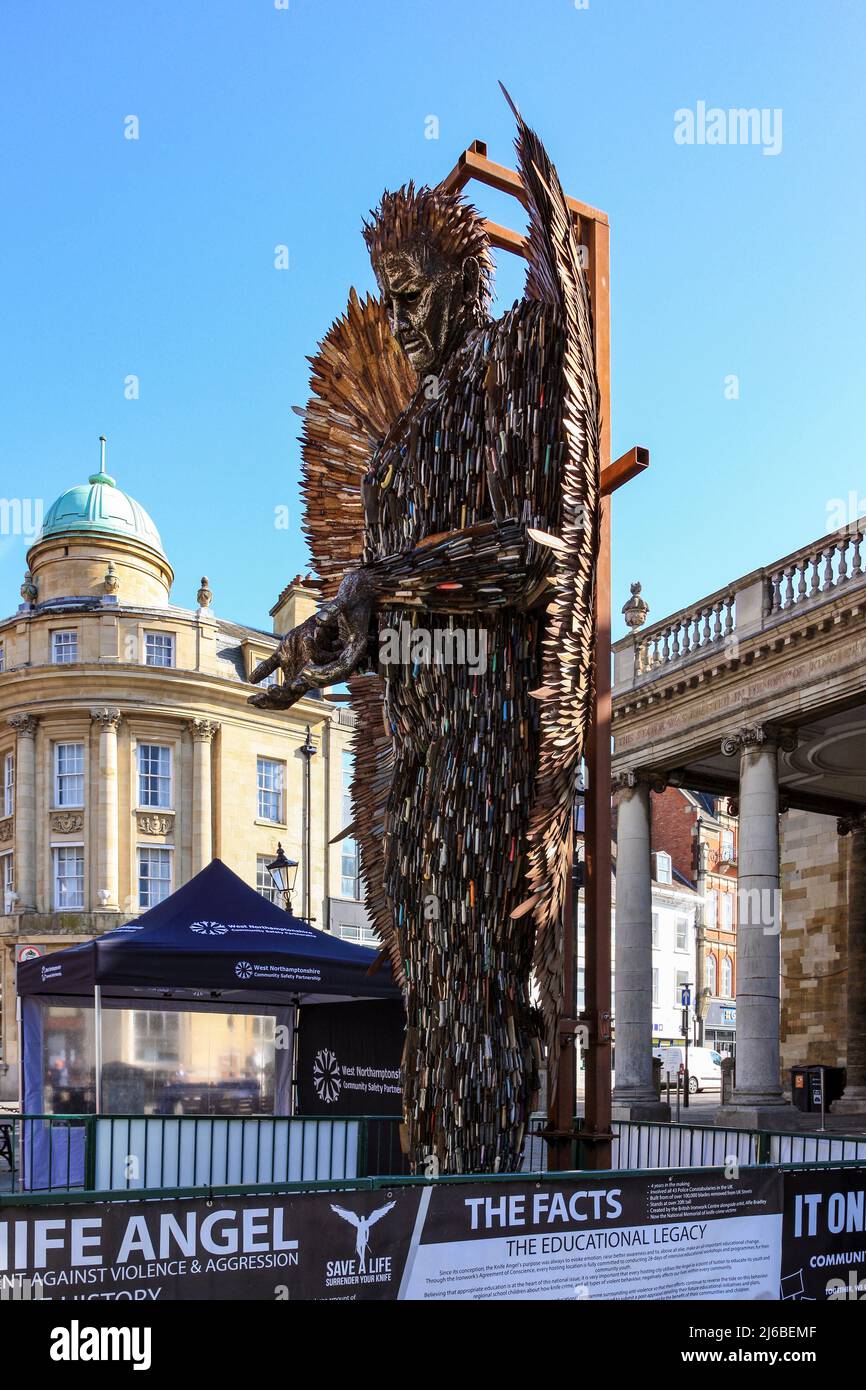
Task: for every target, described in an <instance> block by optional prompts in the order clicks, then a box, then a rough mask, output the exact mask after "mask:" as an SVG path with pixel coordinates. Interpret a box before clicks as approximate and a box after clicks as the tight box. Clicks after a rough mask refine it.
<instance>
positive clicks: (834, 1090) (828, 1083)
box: [808, 1065, 845, 1114]
mask: <svg viewBox="0 0 866 1390" xmlns="http://www.w3.org/2000/svg"><path fill="white" fill-rule="evenodd" d="M822 1083H823V1088H824V1112H825V1114H826V1112H827V1111H828V1110H829V1109H830V1106H831V1105H832V1104H833V1101H834V1100H838V1099H839V1097H840V1096H841V1094H842V1092H843V1091H844V1089H845V1068H844V1067H827V1066H823V1065H822V1066H817V1067H810V1068H809V1083H808V1086H809V1102H810V1104H809V1109H810V1110H812V1111H813V1112H814V1111H818V1113H819V1114H820V1111H821V1086H822Z"/></svg>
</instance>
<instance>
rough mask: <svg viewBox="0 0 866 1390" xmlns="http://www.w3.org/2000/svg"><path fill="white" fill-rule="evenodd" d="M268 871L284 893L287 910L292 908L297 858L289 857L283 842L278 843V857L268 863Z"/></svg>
mask: <svg viewBox="0 0 866 1390" xmlns="http://www.w3.org/2000/svg"><path fill="white" fill-rule="evenodd" d="M267 867H268V873H269V874H270V876H271V878H272V879H273V881H274V886H275V887H276V889H277V891H278V892H280V893H282V895H283V900H284V903H285V908H286V912H291V910H292V889H293V888H294V886H295V879H296V878H297V876H298V861H297V859H287V858H286V856H285V854H284V853H283V847H282V845H281V844H279V843H278V844H277V853H276V857H275V858H274V859H272V860H271V862H270V864H268V866H267Z"/></svg>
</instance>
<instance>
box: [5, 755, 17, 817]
mask: <svg viewBox="0 0 866 1390" xmlns="http://www.w3.org/2000/svg"><path fill="white" fill-rule="evenodd" d="M3 814H4V816H12V815H14V814H15V754H14V753H7V754H6V757H5V758H4V759H3Z"/></svg>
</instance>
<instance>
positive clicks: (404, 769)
mask: <svg viewBox="0 0 866 1390" xmlns="http://www.w3.org/2000/svg"><path fill="white" fill-rule="evenodd" d="M515 115H516V117H517V123H518V133H517V140H516V145H517V153H518V159H519V169H520V175H521V178H522V180H523V184H524V188H525V202H526V207H527V211H528V215H529V231H528V237H527V242H528V272H527V278H526V289H525V295H524V298H522V299H520V300H518V301H517V303H515V305H514V306H513V307H512V308H511V309H509V310H508V311H507V312H506V313H505V314H503V315H502V317H501V318H498V319H493V318H491V316H490V301H491V296H490V284H491V273H492V259H491V253H490V245H489V242H488V238H487V235H486V232H485V227H484V222H483V220H482V219H481V218H480V216H479V215H478V213H477V212H476V211H475V209H474V208H473V207H471V206H470V205H469V204H468V203H467V202H466V201H465V199H464V198H463V197H462V195H460V194H453V193H445V192H443V191H442V190H440V189H429V188H415V187H414V186H413V185H412V184H411V183H410V184H409V185H407V186H405V187H403V188H401V189H399V190H398V191H397V192H395V193H386V194H385V195H384V197H383V199H382V202H381V204H380V205H379V207H378V209H377V210H376V211H375V213H373V214H372V215H371V220H370V222H369V223H365V226H364V236H365V239H366V242H367V245H368V248H369V251H370V255H371V259H372V263H373V269H374V272H375V275H376V280H377V283H378V287H379V297H378V298H367V299H366V300H361V299H359V298H358V296H357V295H356V294H355V293H354V291H353V293H352V296H351V299H350V302H349V306H348V309H347V312H346V314H345V315H344V316H343V317H341V318H339V319H338V320H337V321H336V322H335V323H334V325H333V327H332V328H331V329H330V330H329V332H328V333H327V334H326V336H325V338H324V339H323V341H322V343H321V344H320V346H319V350H318V352H317V353H316V355H315V357H313V358H312V359H311V361H312V368H313V370H312V395H311V397H310V401H309V403H308V405H307V407H306V411H305V417H304V428H303V436H302V443H303V459H304V481H303V491H304V499H305V505H306V516H305V523H304V529H305V534H306V537H307V540H308V542H309V546H310V550H311V552H312V556H313V562H314V566H315V569H316V572H317V575H318V579H319V582H320V587H321V594H322V604H321V607H320V608H319V611H318V612H317V613H316V614H315V615H314V617H312V618H311V619H309V620H308V621H307V622H306V623H304V624H302V625H301V627H299V628H297V629H295V630H294V632H291V633H289V634H287V636H286V637H285V638H284V639H283V641H282V644H281V646H280V648H279V649H278V651H277V653H275V655H274V656H273V657H271V658H269V659H268V661H266V662H263V663H262V664H261V666H260V667H259V668H258V669H257V671H256V672H255V673H254V675H253V679H254V680H261V679H263V678H264V676H265V675H267V674H268V673H269V672H270V671H272V670H274V669H276V668H277V667H280V668H281V669H282V672H283V683H282V685H281V686H279V687H277V688H274V689H268V690H265V691H263V692H262V693H261V694H260V695H258V696H255V697H254V700H255V701H256V702H258V703H260V704H263V705H270V706H274V705H277V706H279V705H283V706H285V705H288V704H291V703H293V702H294V701H295V700H297V699H299V698H300V697H301V696H302V695H303V694H305V693H306V692H307V691H309V690H310V689H312V688H314V687H325V686H328V685H332V684H334V683H335V682H338V681H344V680H348V683H349V690H350V695H351V704H352V708H353V710H354V712H355V714H356V715H357V733H356V740H355V749H356V762H355V772H354V781H353V788H352V805H353V825H352V833H353V834H354V835H355V836H356V837H357V839H358V842H359V845H360V853H361V871H362V875H363V878H364V882H365V885H366V894H367V906H368V910H369V913H370V916H371V918H372V921H373V923H374V925H375V928H376V931H377V932H378V934H379V936H380V938H381V940H382V943H383V947H384V949H385V950H386V951H387V953H388V955H389V957H390V960H391V964H392V967H393V970H394V974H395V977H396V978H397V979H398V980H399V981H400V982H401V983H402V985H403V987H404V990H405V997H406V1007H407V1034H406V1046H405V1051H404V1057H403V1079H404V1112H405V1113H404V1118H405V1123H406V1130H407V1142H408V1148H409V1155H410V1158H411V1161H412V1163H413V1165H414V1166H415V1168H416V1169H417V1170H419V1171H427V1172H430V1171H439V1172H443V1173H444V1172H449V1173H459V1172H496V1171H508V1170H513V1169H514V1168H516V1167H517V1166H518V1165H519V1162H520V1158H521V1153H522V1149H523V1143H524V1136H525V1126H526V1121H527V1118H528V1116H529V1113H530V1111H531V1109H532V1108H533V1106H534V1104H535V1094H536V1092H537V1087H538V1065H539V1061H540V1058H541V1041H542V1039H544V1040H545V1041H546V1043H547V1053H548V1066H549V1068H550V1069H555V1068H556V1064H557V1058H558V1046H559V1043H558V1022H559V1016H560V1012H561V1005H562V998H561V996H562V983H561V981H562V917H563V906H564V900H565V886H566V878H567V874H568V872H569V870H570V863H571V853H572V834H571V816H572V809H573V804H574V796H575V789H576V779H577V771H578V764H579V761H580V758H581V755H582V750H583V746H584V739H585V734H586V730H587V726H588V722H589V715H590V707H591V697H592V681H593V606H594V604H593V600H594V583H595V560H596V550H597V537H598V496H599V395H598V386H597V382H596V377H595V369H594V359H593V339H592V318H591V312H590V302H589V292H588V285H587V281H586V276H585V273H584V270H583V268H582V264H581V257H580V248H579V243H578V235H577V231H576V228H575V225H574V221H573V218H572V215H571V214H570V212H569V210H568V208H567V206H566V203H565V199H564V196H563V193H562V189H561V187H560V184H559V179H558V177H557V174H556V171H555V169H554V167H553V165H552V164H551V162H550V160H549V159H548V156H547V154H546V152H545V150H544V147H543V145H542V144H541V142H540V140H539V139H538V137H537V136H536V135H535V134H534V133H533V132H532V131H531V130H530V129H529V128H528V127H527V126H526V125H525V124H524V123H523V121H522V120H521V118H520V116H519V115H518V114H517V112H516V111H515ZM533 978H534V982H535V992H533V989H532V981H533ZM534 1000H537V1001H538V1003H539V1004H540V1009H539V1008H538V1007H536V1004H535V1003H534Z"/></svg>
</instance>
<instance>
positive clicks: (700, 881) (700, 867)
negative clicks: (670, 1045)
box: [695, 816, 707, 1047]
mask: <svg viewBox="0 0 866 1390" xmlns="http://www.w3.org/2000/svg"><path fill="white" fill-rule="evenodd" d="M703 824H704V823H703V821H702V819H701V817H700V816H698V819H697V825H696V827H695V830H696V833H697V843H696V845H695V850H696V854H697V874H696V885H695V886H696V888H697V891H698V899H699V901H698V905H697V911H696V913H695V1017H696V1019H697V1023H698V1047H703V1045H704V1019H705V1016H706V1006H705V1003H704V989H705V987H706V973H707V952H706V939H707V938H706V922H707V915H706V914H707V909H706V903H705V902H704V896H705V894H706V891H707V847H706V845H705V844H704V843H703V842H702V840H701V830H702V829H703Z"/></svg>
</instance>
